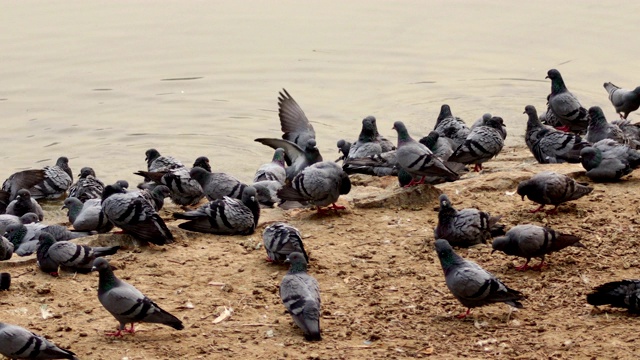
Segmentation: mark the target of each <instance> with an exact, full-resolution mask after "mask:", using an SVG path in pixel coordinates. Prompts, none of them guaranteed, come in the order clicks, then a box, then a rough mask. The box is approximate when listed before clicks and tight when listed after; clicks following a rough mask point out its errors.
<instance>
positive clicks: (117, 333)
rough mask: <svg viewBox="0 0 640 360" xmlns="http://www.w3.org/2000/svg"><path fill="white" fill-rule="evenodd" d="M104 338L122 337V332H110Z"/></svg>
mask: <svg viewBox="0 0 640 360" xmlns="http://www.w3.org/2000/svg"><path fill="white" fill-rule="evenodd" d="M104 336H122V330H120V329H118V331H115V332H108V333H105V334H104Z"/></svg>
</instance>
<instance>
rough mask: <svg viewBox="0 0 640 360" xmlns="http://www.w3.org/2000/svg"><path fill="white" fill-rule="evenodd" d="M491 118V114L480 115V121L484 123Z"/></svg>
mask: <svg viewBox="0 0 640 360" xmlns="http://www.w3.org/2000/svg"><path fill="white" fill-rule="evenodd" d="M491 117H492V116H491V114H489V113H486V114H483V115H482V121H483V122H485V123H486V122H487V120H489V119H491Z"/></svg>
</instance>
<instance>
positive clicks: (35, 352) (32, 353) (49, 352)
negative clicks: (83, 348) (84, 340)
mask: <svg viewBox="0 0 640 360" xmlns="http://www.w3.org/2000/svg"><path fill="white" fill-rule="evenodd" d="M0 354H2V355H4V356H6V357H7V358H9V359H71V360H78V358H77V357H76V354H75V353H73V352H71V351H69V350H65V349H62V348H59V347H57V346H56V345H55V344H53V343H52V342H50V341H49V340H47V339H46V338H44V337H43V336H40V335H36V334H34V333H32V332H31V331H29V330H27V329H25V328H23V327H20V326H17V325H11V324H7V323H0Z"/></svg>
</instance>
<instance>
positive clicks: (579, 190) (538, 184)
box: [518, 171, 593, 214]
mask: <svg viewBox="0 0 640 360" xmlns="http://www.w3.org/2000/svg"><path fill="white" fill-rule="evenodd" d="M591 191H593V188H592V187H589V186H588V185H587V184H581V183H578V182H576V181H575V180H574V179H572V178H570V177H569V176H567V175H564V174H559V173H557V172H553V171H542V172H539V173H537V174H535V175H534V176H532V177H531V178H530V179H528V180H523V181H521V182H520V183H519V184H518V195H520V196H521V197H522V200H523V201H524V197H525V196H526V197H528V198H529V200H531V201H533V202H536V203H538V204H540V206H539V207H538V208H537V209H534V210H531V211H530V212H532V213H535V212H538V211H541V210H542V209H543V208H544V206H545V205H548V204H549V205H554V206H555V208H554V209H553V210H550V211H547V213H548V214H549V213H555V212H557V209H558V206H559V205H560V204H562V203H565V202H567V201H571V200H577V199H579V198H581V197H583V196H585V195H587V194H589V193H590V192H591Z"/></svg>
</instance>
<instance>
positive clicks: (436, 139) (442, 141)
mask: <svg viewBox="0 0 640 360" xmlns="http://www.w3.org/2000/svg"><path fill="white" fill-rule="evenodd" d="M418 142H419V143H420V144H422V145H424V146H426V147H427V148H428V149H429V150H431V152H433V154H434V155H436V156H437V157H439V158H440V160H442V161H447V160H449V158H450V157H451V155H453V151H454V150H455V149H454V148H453V147H452V145H453V142H452V141H451V139H449V138H446V137H443V136H440V134H438V132H437V131H435V130H434V131H431V132H430V133H429V134H428V135H427V136H425V137H423V138H422V139H420V140H418Z"/></svg>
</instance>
